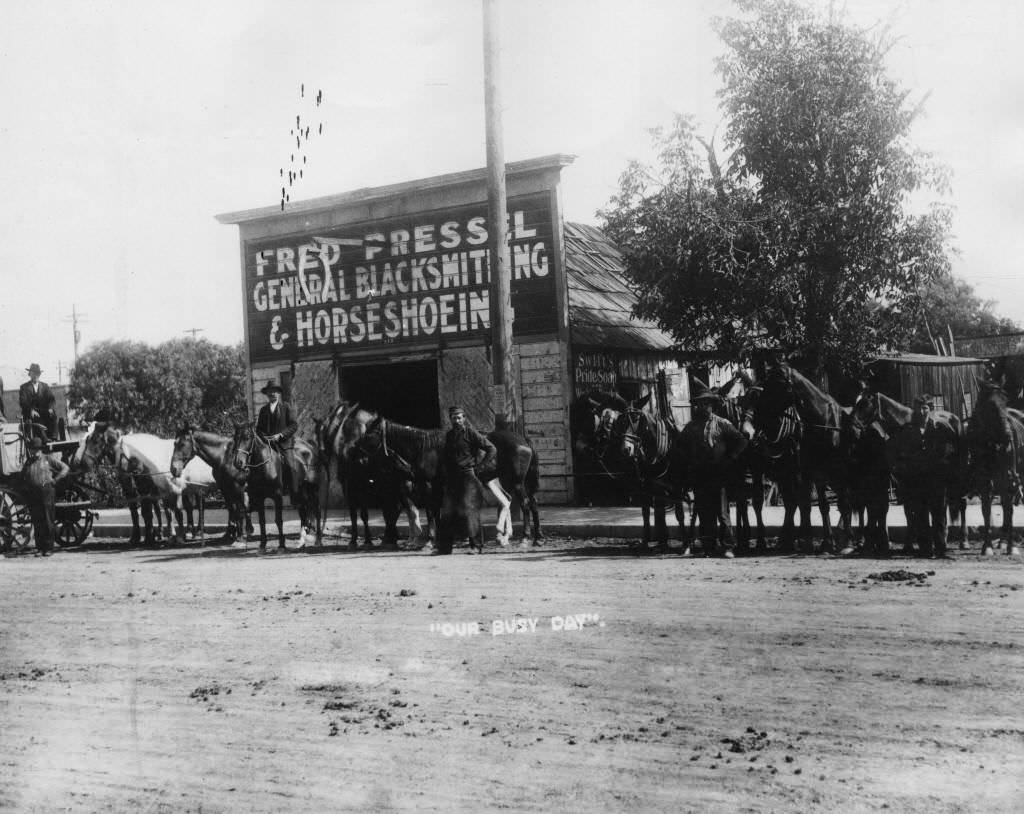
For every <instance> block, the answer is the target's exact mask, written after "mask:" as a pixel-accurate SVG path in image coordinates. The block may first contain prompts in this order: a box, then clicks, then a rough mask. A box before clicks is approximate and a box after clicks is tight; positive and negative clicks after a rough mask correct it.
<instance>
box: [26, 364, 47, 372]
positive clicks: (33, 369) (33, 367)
mask: <svg viewBox="0 0 1024 814" xmlns="http://www.w3.org/2000/svg"><path fill="white" fill-rule="evenodd" d="M25 372H26V373H42V372H43V369H42V368H41V367H39V363H38V362H33V363H32V364H30V365H29V366H28V367H27V368H25Z"/></svg>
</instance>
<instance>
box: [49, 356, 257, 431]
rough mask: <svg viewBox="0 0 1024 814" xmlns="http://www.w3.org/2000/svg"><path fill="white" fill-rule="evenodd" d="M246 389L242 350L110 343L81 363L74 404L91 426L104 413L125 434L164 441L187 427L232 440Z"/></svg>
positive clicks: (71, 394)
mask: <svg viewBox="0 0 1024 814" xmlns="http://www.w3.org/2000/svg"><path fill="white" fill-rule="evenodd" d="M244 381H245V364H244V362H243V352H242V347H241V346H240V345H236V346H234V347H229V346H226V345H217V344H214V343H212V342H208V341H206V340H198V341H197V340H194V339H180V340H172V341H169V342H164V343H163V344H161V345H158V346H157V347H151V346H150V345H147V344H145V343H142V342H129V341H108V342H100V343H98V344H97V345H95V346H94V347H93V348H92V349H90V350H89V352H88V353H85V354H83V355H82V356H81V357H80V358H79V360H78V363H77V364H76V366H75V369H74V372H73V374H72V377H71V386H70V388H69V390H68V400H69V403H70V405H71V407H72V408H73V409H75V410H77V411H79V412H80V413H82V414H83V415H84V416H86V417H87V418H92V417H93V416H94V415H95V414H96V413H98V412H99V411H100V410H104V411H106V412H107V413H108V414H109V415H110V416H111V418H113V419H114V420H115V421H117V422H119V423H121V424H123V425H125V426H127V427H131V428H132V429H135V430H138V431H142V432H151V433H154V434H156V435H161V436H165V437H170V436H172V435H173V434H174V433H175V432H176V431H177V429H179V428H180V427H181V424H182V423H183V422H184V421H190V422H192V423H193V424H194V425H196V426H202V427H206V428H209V429H211V430H216V431H221V432H228V431H230V429H231V426H232V421H233V420H236V419H239V418H241V417H244V416H245V414H246V406H245V386H244Z"/></svg>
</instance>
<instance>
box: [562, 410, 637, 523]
mask: <svg viewBox="0 0 1024 814" xmlns="http://www.w3.org/2000/svg"><path fill="white" fill-rule="evenodd" d="M628 407H629V403H628V402H627V401H626V400H625V399H624V398H622V396H620V395H619V394H618V393H611V392H606V391H602V390H591V391H589V392H587V393H586V394H584V395H583V396H582V397H581V398H579V399H577V400H576V401H575V402H574V403H573V405H572V409H571V415H570V424H571V427H572V442H573V452H574V455H575V470H576V489H577V497H578V499H579V500H580V501H581V502H585V503H587V504H588V505H591V506H592V505H594V501H595V500H597V501H599V502H600V501H602V500H607V499H608V498H609V497H610V496H611V495H610V494H609V493H610V491H611V490H610V489H609V486H611V485H613V484H614V483H615V480H614V478H612V477H611V476H610V475H609V474H608V467H607V465H605V463H604V457H605V453H606V452H607V450H608V441H609V437H610V434H611V428H612V424H613V423H614V421H615V419H616V418H618V417H619V414H620V413H621V412H622V411H623V410H625V409H627V408H628Z"/></svg>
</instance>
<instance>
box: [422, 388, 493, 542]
mask: <svg viewBox="0 0 1024 814" xmlns="http://www.w3.org/2000/svg"><path fill="white" fill-rule="evenodd" d="M448 418H449V420H450V421H451V423H452V427H451V429H450V430H448V434H447V435H446V436H445V439H444V450H443V461H442V463H443V466H444V502H443V504H442V507H441V519H440V526H441V528H440V529H439V530H438V535H437V549H436V551H435V553H437V554H451V553H452V543H453V542H454V538H455V534H456V532H462V533H465V534H466V535H467V536H468V537H469V547H470V553H472V550H473V547H474V545H475V546H476V547H477V549H478V550H479V551H481V552H482V551H483V530H482V529H481V525H480V504H481V502H482V499H483V490H482V484H481V482H480V479H478V478H477V474H476V473H477V472H481V473H487V474H486V475H484V477H486V478H487V479H488V485H489V486H490V483H491V482H494V484H495V485H497V471H496V469H495V461H496V459H497V455H498V450H497V448H496V447H495V446H494V444H492V443H491V442H490V441H489V440H488V439H487V438H486V437H485V436H484V435H483V434H482V433H480V432H478V431H477V430H476V429H475V428H474V427H473V426H472V425H471V424H470V423H469V422H468V421H467V419H466V412H465V410H463V409H462V408H461V407H458V406H454V407H451V408H450V409H449V410H448ZM480 453H483V459H482V460H481V459H479V458H478V456H479V454H480ZM497 486H498V489H500V488H501V487H500V485H497ZM492 489H493V487H492Z"/></svg>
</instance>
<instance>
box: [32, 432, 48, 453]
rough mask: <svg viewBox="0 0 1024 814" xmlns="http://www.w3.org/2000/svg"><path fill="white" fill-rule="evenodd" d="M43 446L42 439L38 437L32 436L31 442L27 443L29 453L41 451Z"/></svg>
mask: <svg viewBox="0 0 1024 814" xmlns="http://www.w3.org/2000/svg"><path fill="white" fill-rule="evenodd" d="M44 446H46V445H45V444H44V443H43V439H42V438H40V437H39V436H38V435H34V436H32V440H31V441H29V442H28V448H29V450H30V451H31V452H35V451H36V450H37V449H42V448H43V447H44Z"/></svg>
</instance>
